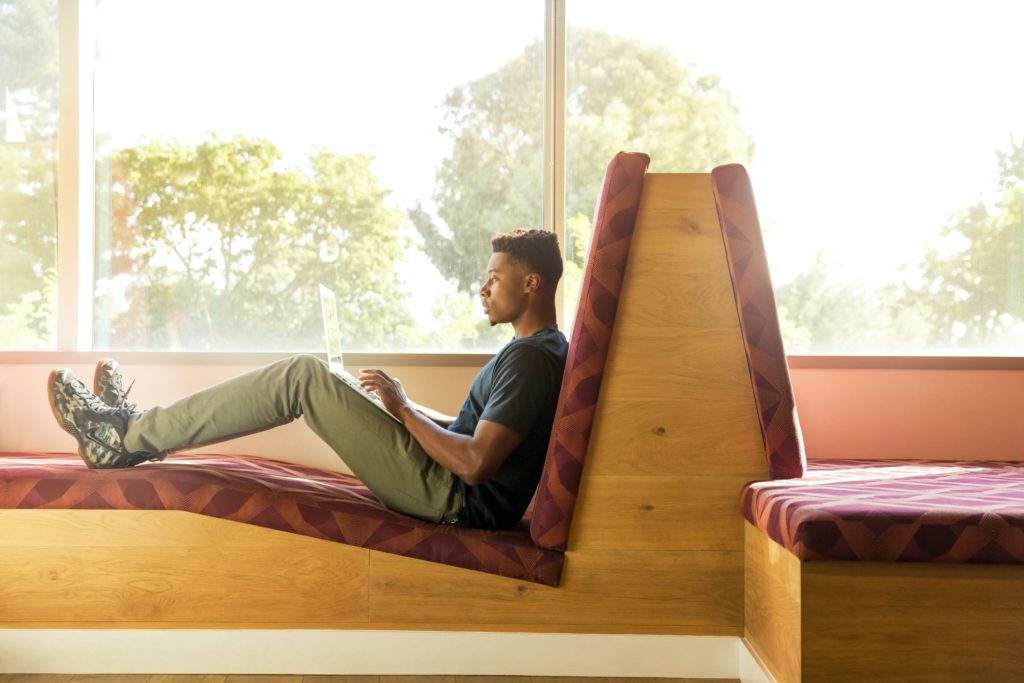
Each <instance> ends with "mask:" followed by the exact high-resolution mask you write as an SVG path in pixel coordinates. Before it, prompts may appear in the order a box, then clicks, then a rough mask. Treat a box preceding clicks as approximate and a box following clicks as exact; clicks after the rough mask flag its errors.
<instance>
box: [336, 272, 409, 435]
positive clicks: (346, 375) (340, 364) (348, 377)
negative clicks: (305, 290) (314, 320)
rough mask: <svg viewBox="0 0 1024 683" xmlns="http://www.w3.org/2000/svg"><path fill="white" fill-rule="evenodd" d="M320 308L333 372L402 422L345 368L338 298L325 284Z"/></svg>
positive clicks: (392, 417) (387, 413)
mask: <svg viewBox="0 0 1024 683" xmlns="http://www.w3.org/2000/svg"><path fill="white" fill-rule="evenodd" d="M320 309H321V311H322V312H323V317H324V339H325V340H326V342H327V365H328V366H329V367H330V369H331V374H333V375H334V376H335V377H337V378H338V379H340V380H341V381H342V382H345V383H346V384H348V385H349V386H350V387H352V388H353V389H355V390H356V393H358V394H359V395H360V396H362V397H363V398H365V399H366V400H367V401H369V402H370V403H372V404H373V405H375V406H376V407H377V408H379V409H380V410H381V411H382V412H383V413H384V414H385V415H387V416H388V417H390V418H391V419H392V420H395V421H396V422H401V420H399V419H398V418H397V417H395V416H394V415H392V414H391V413H390V412H388V409H387V408H385V407H384V402H383V401H381V400H380V397H379V396H377V394H375V393H373V392H371V391H367V390H366V389H363V387H362V385H360V384H359V380H357V379H356V378H355V376H353V375H352V373H350V372H348V371H347V370H345V364H344V361H343V360H342V356H341V325H340V324H339V320H338V298H337V297H336V296H335V295H334V292H333V291H332V290H331V289H330V288H329V287H325V286H324V285H322V284H321V285H320Z"/></svg>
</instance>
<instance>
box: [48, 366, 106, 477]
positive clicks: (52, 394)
mask: <svg viewBox="0 0 1024 683" xmlns="http://www.w3.org/2000/svg"><path fill="white" fill-rule="evenodd" d="M57 372H58V371H57V370H53V371H51V372H50V377H49V379H48V380H47V383H46V396H47V398H49V399H50V411H51V412H52V413H53V419H55V420H56V421H57V424H58V425H59V426H60V428H61V429H63V430H64V431H65V432H67V433H68V434H70V435H71V436H73V437H75V441H77V442H78V450H79V452H78V457H79V458H82V453H81V450H82V434H81V432H79V431H78V428H77V427H75V425H73V424H71V423H69V422H68V421H67V420H65V419H64V416H63V415H61V414H60V411H59V410H58V409H57V392H56V390H55V389H54V382H55V381H56V379H57ZM82 462H84V463H85V466H86V467H88V468H89V469H95V468H94V467H93V466H92V463H90V462H89V461H88V460H86V459H85V458H82Z"/></svg>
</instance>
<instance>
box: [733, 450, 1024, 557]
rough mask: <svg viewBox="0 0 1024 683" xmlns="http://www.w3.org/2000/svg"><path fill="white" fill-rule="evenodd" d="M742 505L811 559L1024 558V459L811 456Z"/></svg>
mask: <svg viewBox="0 0 1024 683" xmlns="http://www.w3.org/2000/svg"><path fill="white" fill-rule="evenodd" d="M742 508H743V516H744V517H745V518H746V519H747V521H748V522H750V523H751V524H753V525H754V526H756V527H757V528H758V529H760V530H761V531H763V532H764V533H765V534H767V535H768V536H769V537H770V538H772V539H773V540H774V541H775V542H776V543H778V544H779V545H781V546H783V547H785V548H787V549H788V550H789V551H790V552H792V553H793V554H794V555H796V556H797V557H798V558H800V559H801V560H862V561H880V562H954V563H978V564H1024V463H1021V462H978V461H937V460H871V461H864V460H811V461H810V464H809V467H808V469H807V472H806V474H805V475H804V477H803V478H802V479H790V480H781V481H764V482H757V483H754V484H750V485H748V486H747V487H746V488H745V489H744V490H743V494H742Z"/></svg>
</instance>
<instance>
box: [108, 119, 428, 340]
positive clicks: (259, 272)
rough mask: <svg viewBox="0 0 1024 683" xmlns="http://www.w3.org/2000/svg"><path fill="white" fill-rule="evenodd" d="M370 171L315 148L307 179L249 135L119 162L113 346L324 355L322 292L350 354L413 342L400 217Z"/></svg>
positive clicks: (142, 152)
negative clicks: (331, 294) (335, 311)
mask: <svg viewBox="0 0 1024 683" xmlns="http://www.w3.org/2000/svg"><path fill="white" fill-rule="evenodd" d="M370 162H371V159H370V158H369V157H366V156H361V155H358V156H340V155H337V154H334V153H331V152H326V151H319V152H317V153H315V154H313V155H311V156H310V158H309V163H308V167H307V168H302V169H298V168H289V167H286V166H284V165H283V164H282V161H281V153H280V152H279V151H278V149H277V148H276V147H275V146H274V145H273V144H271V143H270V142H267V141H265V140H254V139H246V138H242V137H235V138H232V139H230V140H221V139H219V138H216V137H214V138H213V139H211V140H209V141H206V142H203V143H201V144H198V145H195V146H187V145H182V144H178V143H173V142H149V143H147V144H145V145H142V146H139V147H134V148H130V149H125V150H121V151H120V152H118V153H117V154H116V156H115V158H114V160H113V164H112V165H113V169H112V177H113V182H112V206H113V214H114V219H113V225H112V228H111V229H112V236H111V253H110V254H109V255H101V262H102V261H104V260H106V261H109V262H110V263H111V269H110V273H109V275H122V276H123V275H128V276H129V277H130V284H129V285H128V287H127V290H126V298H127V301H128V306H127V307H126V308H125V310H122V311H119V312H116V313H112V314H111V320H110V323H109V328H110V334H111V338H110V343H111V344H112V345H114V346H118V347H131V348H157V349H224V348H248V349H268V350H271V349H272V350H284V349H294V348H309V347H311V346H313V347H316V346H319V345H320V341H319V340H320V339H321V338H322V324H321V320H320V312H319V311H320V308H319V304H318V290H317V286H316V285H317V283H319V282H324V283H325V284H328V285H329V286H331V287H332V289H334V290H335V292H336V293H337V295H338V302H339V305H340V306H341V307H342V316H341V317H342V324H343V327H344V328H345V329H344V332H345V334H346V337H347V339H348V340H350V343H349V346H351V347H357V346H360V347H375V346H381V345H388V344H389V343H390V342H391V341H392V340H393V339H394V338H395V337H402V336H403V335H405V334H407V332H408V330H409V328H410V326H411V321H410V320H409V319H408V317H407V316H406V314H405V312H404V309H403V294H402V291H401V286H400V282H399V280H398V275H397V268H396V266H397V264H398V261H399V259H400V258H401V256H402V254H403V252H404V249H405V247H406V241H405V240H404V239H403V238H402V237H401V231H400V228H401V222H402V218H403V217H402V215H401V213H400V212H396V211H395V210H392V209H389V208H387V207H386V206H385V197H386V192H385V191H384V190H383V189H382V188H381V186H380V181H379V180H378V179H377V177H376V175H375V174H374V173H373V171H372V169H371V168H370ZM98 303H103V302H98ZM106 303H108V304H109V303H110V302H106ZM97 327H98V328H101V327H105V326H104V325H103V324H102V323H98V324H97Z"/></svg>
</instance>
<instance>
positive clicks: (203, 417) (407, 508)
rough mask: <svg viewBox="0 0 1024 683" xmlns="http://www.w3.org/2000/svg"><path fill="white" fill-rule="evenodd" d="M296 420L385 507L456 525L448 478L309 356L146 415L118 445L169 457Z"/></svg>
mask: <svg viewBox="0 0 1024 683" xmlns="http://www.w3.org/2000/svg"><path fill="white" fill-rule="evenodd" d="M300 416H302V417H305V418H306V424H307V425H309V427H310V428H311V429H312V430H313V431H314V432H315V433H316V435H317V436H319V437H320V438H321V439H323V440H324V441H325V442H326V443H327V444H328V445H329V446H330V447H331V448H332V449H334V452H335V453H337V454H338V455H339V456H340V457H341V459H342V460H343V461H344V462H345V464H346V465H348V466H349V468H351V470H352V472H354V473H355V475H356V476H357V477H359V479H360V480H361V481H362V482H363V483H364V484H365V485H366V486H367V487H368V488H369V489H370V490H371V491H373V493H374V494H376V495H377V497H378V498H380V499H381V501H382V502H383V503H384V505H386V506H387V507H388V508H390V509H392V510H395V511H397V512H401V513H404V514H407V515H411V516H413V517H418V518H420V519H424V520H428V521H431V522H441V523H448V524H452V523H458V518H459V513H460V511H461V509H462V506H463V499H462V492H461V490H460V488H459V487H458V485H457V483H458V480H457V478H456V477H455V475H453V474H452V473H451V472H449V471H448V470H446V469H445V468H443V467H441V465H439V464H438V463H437V462H436V461H435V460H433V459H432V458H431V457H430V456H428V455H427V454H426V452H425V451H424V450H423V448H422V447H421V446H420V445H419V443H417V441H416V440H415V439H413V438H412V435H410V434H409V432H408V430H406V428H405V427H404V426H402V424H400V423H399V422H396V421H395V420H393V419H391V418H390V417H388V416H387V415H385V414H384V413H383V412H382V411H381V410H380V409H379V408H377V407H376V406H374V405H373V404H371V403H370V402H369V401H367V400H366V398H365V397H363V396H360V395H359V392H357V391H356V390H355V389H353V388H352V387H350V386H349V385H348V384H346V383H345V382H343V381H342V380H340V379H338V378H337V377H335V376H334V375H333V374H331V371H330V370H329V369H328V367H327V363H325V362H324V361H322V360H320V359H319V358H317V357H315V356H310V355H301V356H293V357H291V358H287V359H285V360H282V361H278V362H276V363H272V364H270V365H267V366H265V367H262V368H260V369H258V370H253V371H252V372H248V373H245V374H243V375H239V376H238V377H235V378H233V379H229V380H227V381H224V382H221V383H220V384H216V385H214V386H212V387H210V388H208V389H204V390H202V391H200V392H198V393H195V394H192V395H191V396H186V397H185V398H183V399H181V400H179V401H176V402H175V403H172V404H171V405H169V406H166V407H157V408H152V409H150V410H147V411H145V412H143V413H142V414H141V415H140V416H139V417H138V418H137V419H135V420H134V421H133V422H132V423H131V424H130V425H129V427H128V431H127V433H126V434H125V438H124V443H125V446H126V447H127V448H128V449H129V450H131V451H132V452H142V453H168V452H173V451H177V450H182V449H185V448H191V447H196V446H203V445H207V444H212V443H216V442H219V441H226V440H227V439H233V438H235V437H239V436H244V435H246V434H253V433H255V432H261V431H263V430H265V429H270V428H272V427H277V426H279V425H283V424H286V423H288V422H291V421H292V420H294V419H296V418H298V417H300Z"/></svg>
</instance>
